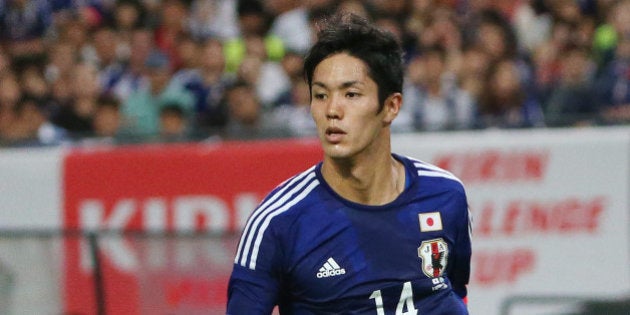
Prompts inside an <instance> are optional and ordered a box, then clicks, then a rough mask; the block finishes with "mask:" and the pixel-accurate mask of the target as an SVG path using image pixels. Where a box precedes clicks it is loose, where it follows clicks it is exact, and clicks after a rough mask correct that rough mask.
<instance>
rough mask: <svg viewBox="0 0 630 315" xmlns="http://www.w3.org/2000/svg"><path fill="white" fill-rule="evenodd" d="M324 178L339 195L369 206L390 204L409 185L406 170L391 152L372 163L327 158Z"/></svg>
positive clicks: (373, 159) (372, 159) (374, 159)
mask: <svg viewBox="0 0 630 315" xmlns="http://www.w3.org/2000/svg"><path fill="white" fill-rule="evenodd" d="M322 175H323V176H324V179H325V180H326V182H327V183H328V185H330V187H331V188H332V189H333V190H334V191H335V192H336V193H337V194H339V195H340V196H342V197H343V198H345V199H348V200H350V201H352V202H356V203H360V204H365V205H375V206H376V205H384V204H387V203H390V202H392V201H394V200H395V199H396V198H397V197H398V196H399V195H400V193H402V191H403V190H404V185H405V168H404V166H403V164H402V163H401V162H399V161H397V160H396V159H394V158H393V157H392V156H391V153H389V152H388V153H387V154H379V155H377V156H374V157H373V158H371V159H369V160H361V159H348V160H334V159H326V160H325V161H324V164H323V166H322Z"/></svg>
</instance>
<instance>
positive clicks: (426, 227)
mask: <svg viewBox="0 0 630 315" xmlns="http://www.w3.org/2000/svg"><path fill="white" fill-rule="evenodd" d="M418 218H419V220H420V232H433V231H441V230H442V216H441V215H440V213H439V212H429V213H419V214H418Z"/></svg>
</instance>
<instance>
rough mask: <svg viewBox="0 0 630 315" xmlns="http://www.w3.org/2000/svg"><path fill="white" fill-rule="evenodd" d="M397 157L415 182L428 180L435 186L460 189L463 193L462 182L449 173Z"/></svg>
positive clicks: (420, 162) (406, 158)
mask: <svg viewBox="0 0 630 315" xmlns="http://www.w3.org/2000/svg"><path fill="white" fill-rule="evenodd" d="M398 157H399V159H401V160H403V162H404V163H405V164H406V167H407V168H408V169H409V170H410V172H413V175H414V177H415V179H416V180H417V181H426V180H430V181H432V182H433V183H435V184H440V185H443V186H449V187H452V188H453V189H458V190H460V189H461V190H462V191H463V189H464V184H463V182H462V181H461V180H460V179H459V178H458V177H457V176H455V175H454V174H453V173H451V172H450V171H448V170H446V169H443V168H441V167H439V166H437V165H434V164H431V163H429V162H425V161H422V160H420V159H416V158H413V157H409V156H398ZM416 175H417V176H416Z"/></svg>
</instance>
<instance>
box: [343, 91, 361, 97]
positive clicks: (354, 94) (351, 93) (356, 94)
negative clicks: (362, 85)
mask: <svg viewBox="0 0 630 315" xmlns="http://www.w3.org/2000/svg"><path fill="white" fill-rule="evenodd" d="M359 95H360V94H359V93H356V92H348V93H346V97H348V98H354V97H357V96H359Z"/></svg>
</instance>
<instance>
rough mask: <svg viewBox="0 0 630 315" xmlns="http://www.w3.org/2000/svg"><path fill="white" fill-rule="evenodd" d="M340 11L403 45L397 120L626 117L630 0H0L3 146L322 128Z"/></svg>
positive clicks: (399, 125)
mask: <svg viewBox="0 0 630 315" xmlns="http://www.w3.org/2000/svg"><path fill="white" fill-rule="evenodd" d="M341 11H343V12H352V13H355V14H359V15H362V16H365V17H366V18H368V19H370V20H372V21H374V22H375V23H377V24H378V25H379V26H380V27H382V28H383V29H385V30H388V31H390V32H392V33H393V34H394V35H395V36H396V37H397V38H398V39H399V40H400V42H401V44H402V46H403V48H404V51H405V60H404V62H405V64H406V68H405V69H406V73H405V76H406V77H405V86H404V90H403V95H404V104H403V108H402V111H401V113H400V115H399V117H398V118H397V119H396V120H395V123H394V125H393V130H394V131H395V132H411V131H444V130H463V129H486V128H536V127H568V126H591V125H611V124H624V123H628V122H630V0H599V1H598V0H514V1H500V0H342V1H335V0H0V145H3V146H23V145H59V144H83V143H86V144H87V143H104V142H105V143H133V142H146V141H160V142H162V141H165V142H171V141H204V140H211V139H256V138H268V137H307V136H313V135H315V126H314V123H313V122H312V121H311V119H310V114H309V90H308V86H307V85H306V84H305V82H304V80H303V76H302V59H303V56H304V54H305V52H306V51H307V50H308V48H309V47H310V45H311V43H313V40H314V36H315V33H316V29H317V27H318V25H321V24H319V23H325V17H326V16H328V15H330V14H331V13H334V12H341Z"/></svg>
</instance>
